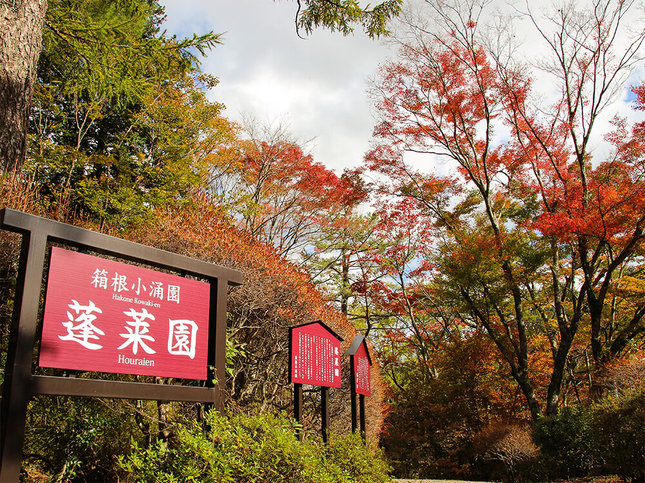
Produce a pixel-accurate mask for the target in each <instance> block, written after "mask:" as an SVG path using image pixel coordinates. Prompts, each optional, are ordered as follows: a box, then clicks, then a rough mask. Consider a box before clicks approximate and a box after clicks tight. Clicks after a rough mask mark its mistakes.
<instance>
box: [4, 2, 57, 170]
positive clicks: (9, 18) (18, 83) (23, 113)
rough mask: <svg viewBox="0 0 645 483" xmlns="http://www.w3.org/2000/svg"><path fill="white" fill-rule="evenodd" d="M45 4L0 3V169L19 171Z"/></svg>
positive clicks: (40, 44)
mask: <svg viewBox="0 0 645 483" xmlns="http://www.w3.org/2000/svg"><path fill="white" fill-rule="evenodd" d="M46 10H47V1H46V0H0V169H1V170H2V171H3V172H7V171H13V170H16V169H19V168H20V167H21V166H22V164H23V162H24V160H25V153H26V148H27V127H28V123H29V106H30V104H31V95H32V92H33V89H34V83H35V80H36V64H37V62H38V56H39V54H40V49H41V46H42V31H43V23H44V20H45V12H46Z"/></svg>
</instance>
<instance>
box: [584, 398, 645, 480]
mask: <svg viewBox="0 0 645 483" xmlns="http://www.w3.org/2000/svg"><path fill="white" fill-rule="evenodd" d="M593 420H594V443H595V446H596V451H597V453H598V456H599V458H602V461H603V471H604V472H605V473H611V474H617V475H619V476H621V477H622V478H625V479H627V478H632V479H633V480H634V481H645V391H640V392H636V393H632V394H628V395H625V396H623V397H612V398H607V399H605V400H604V401H602V402H601V403H600V404H598V406H597V407H595V409H594V415H593Z"/></svg>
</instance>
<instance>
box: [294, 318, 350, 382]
mask: <svg viewBox="0 0 645 483" xmlns="http://www.w3.org/2000/svg"><path fill="white" fill-rule="evenodd" d="M291 381H292V382H294V383H298V384H311V385H315V386H325V387H340V385H341V382H340V381H341V379H340V340H339V338H338V337H337V336H336V335H335V334H333V333H332V332H330V331H329V330H328V329H327V328H326V327H325V326H324V325H323V324H321V323H318V322H316V323H312V324H307V325H304V326H300V327H294V328H293V329H292V333H291Z"/></svg>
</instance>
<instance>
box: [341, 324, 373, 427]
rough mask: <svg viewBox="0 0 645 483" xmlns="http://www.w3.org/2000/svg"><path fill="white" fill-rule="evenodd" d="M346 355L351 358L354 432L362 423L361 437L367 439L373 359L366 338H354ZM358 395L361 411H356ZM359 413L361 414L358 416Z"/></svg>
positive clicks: (359, 336)
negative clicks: (367, 406)
mask: <svg viewBox="0 0 645 483" xmlns="http://www.w3.org/2000/svg"><path fill="white" fill-rule="evenodd" d="M345 355H347V356H349V367H350V372H351V378H352V383H351V384H352V388H351V399H352V401H351V402H352V431H353V432H356V430H357V429H358V428H359V423H360V431H361V436H362V437H363V438H365V431H366V425H365V396H369V395H370V394H371V393H372V388H371V371H370V368H371V366H372V359H371V357H370V351H369V349H368V347H367V342H366V341H365V337H364V336H362V335H357V336H356V337H354V340H353V341H352V345H351V346H350V347H349V349H347V352H346V353H345ZM357 394H358V396H359V397H358V399H359V411H357V410H356V395H357ZM357 412H358V413H359V414H358V415H357Z"/></svg>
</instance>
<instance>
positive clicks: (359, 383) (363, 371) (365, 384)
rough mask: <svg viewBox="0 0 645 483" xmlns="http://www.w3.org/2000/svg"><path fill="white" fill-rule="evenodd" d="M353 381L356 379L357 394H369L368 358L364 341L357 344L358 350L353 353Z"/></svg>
mask: <svg viewBox="0 0 645 483" xmlns="http://www.w3.org/2000/svg"><path fill="white" fill-rule="evenodd" d="M354 381H356V393H357V394H363V395H364V396H369V395H370V394H371V393H372V391H371V387H370V359H369V355H368V354H367V348H366V347H365V342H363V343H361V345H360V346H358V350H357V351H356V354H354Z"/></svg>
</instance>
